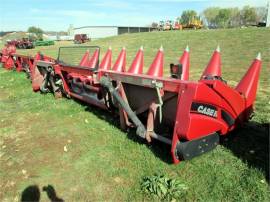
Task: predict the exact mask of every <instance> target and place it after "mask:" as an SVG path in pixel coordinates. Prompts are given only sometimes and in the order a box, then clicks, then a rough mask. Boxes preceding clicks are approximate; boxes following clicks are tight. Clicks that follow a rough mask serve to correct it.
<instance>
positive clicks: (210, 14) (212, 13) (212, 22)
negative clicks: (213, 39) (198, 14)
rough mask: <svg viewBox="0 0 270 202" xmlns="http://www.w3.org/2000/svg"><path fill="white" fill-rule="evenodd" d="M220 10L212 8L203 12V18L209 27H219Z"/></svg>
mask: <svg viewBox="0 0 270 202" xmlns="http://www.w3.org/2000/svg"><path fill="white" fill-rule="evenodd" d="M219 10H220V8H219V7H210V8H207V9H205V10H204V11H203V16H204V19H205V20H206V22H207V25H208V27H217V21H216V17H217V15H218V12H219Z"/></svg>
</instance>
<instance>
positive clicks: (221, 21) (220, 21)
mask: <svg viewBox="0 0 270 202" xmlns="http://www.w3.org/2000/svg"><path fill="white" fill-rule="evenodd" d="M229 21H230V9H228V8H223V9H220V10H219V12H218V15H217V16H216V22H217V25H218V27H221V28H226V27H228V25H229Z"/></svg>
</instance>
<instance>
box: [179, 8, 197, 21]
mask: <svg viewBox="0 0 270 202" xmlns="http://www.w3.org/2000/svg"><path fill="white" fill-rule="evenodd" d="M196 16H197V13H196V11H194V10H186V11H183V12H182V15H181V18H180V22H181V23H182V24H188V23H189V22H190V21H191V20H192V19H193V18H194V17H196Z"/></svg>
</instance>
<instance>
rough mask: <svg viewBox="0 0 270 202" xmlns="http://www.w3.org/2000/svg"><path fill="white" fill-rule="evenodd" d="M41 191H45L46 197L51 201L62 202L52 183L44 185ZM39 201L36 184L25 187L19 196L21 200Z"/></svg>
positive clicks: (38, 191) (27, 201)
mask: <svg viewBox="0 0 270 202" xmlns="http://www.w3.org/2000/svg"><path fill="white" fill-rule="evenodd" d="M42 191H44V192H46V193H47V196H48V198H49V199H50V201H51V202H64V200H63V199H61V198H59V197H58V196H57V194H56V191H55V189H54V187H53V186H52V185H48V186H44V187H43V188H42ZM30 201H31V202H39V201H40V190H39V187H38V186H37V185H30V186H28V187H26V188H25V189H24V190H23V192H22V196H21V202H30Z"/></svg>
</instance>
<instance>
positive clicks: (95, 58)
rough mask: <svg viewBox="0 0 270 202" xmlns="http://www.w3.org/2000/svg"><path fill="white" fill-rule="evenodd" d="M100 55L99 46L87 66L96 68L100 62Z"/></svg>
mask: <svg viewBox="0 0 270 202" xmlns="http://www.w3.org/2000/svg"><path fill="white" fill-rule="evenodd" d="M98 57H99V49H98V48H97V49H96V50H95V52H94V53H93V55H92V57H91V58H90V60H89V62H88V64H87V65H86V66H87V67H90V68H95V67H96V65H97V63H98Z"/></svg>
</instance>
